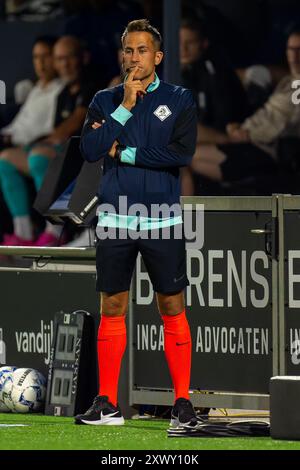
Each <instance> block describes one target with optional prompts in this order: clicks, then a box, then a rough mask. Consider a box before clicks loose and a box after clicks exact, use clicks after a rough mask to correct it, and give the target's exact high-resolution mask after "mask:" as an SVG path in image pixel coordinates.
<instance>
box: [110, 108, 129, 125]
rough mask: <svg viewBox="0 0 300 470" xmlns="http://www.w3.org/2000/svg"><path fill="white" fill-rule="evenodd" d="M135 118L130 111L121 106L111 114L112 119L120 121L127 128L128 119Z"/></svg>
mask: <svg viewBox="0 0 300 470" xmlns="http://www.w3.org/2000/svg"><path fill="white" fill-rule="evenodd" d="M132 116H133V114H132V113H131V112H130V111H128V109H126V108H124V106H122V105H121V104H120V106H119V107H118V108H117V109H116V110H115V111H114V112H113V113H112V114H111V117H112V118H113V119H114V120H115V121H118V122H119V123H120V124H122V126H125V124H126V122H127V121H128V119H130V118H131V117H132Z"/></svg>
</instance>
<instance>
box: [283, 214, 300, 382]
mask: <svg viewBox="0 0 300 470" xmlns="http://www.w3.org/2000/svg"><path fill="white" fill-rule="evenodd" d="M299 234H300V216H299V213H298V212H285V214H284V241H285V312H284V315H285V351H286V372H287V375H300V236H299Z"/></svg>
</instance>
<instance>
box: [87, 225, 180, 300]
mask: <svg viewBox="0 0 300 470" xmlns="http://www.w3.org/2000/svg"><path fill="white" fill-rule="evenodd" d="M159 234H160V238H159V239H157V240H154V239H151V238H150V237H148V239H141V238H139V239H138V240H132V239H131V238H130V237H127V239H125V240H121V239H119V238H117V239H114V240H112V239H106V240H98V242H97V248H96V267H97V283H96V289H97V291H98V292H107V293H117V292H124V291H129V289H130V284H131V279H132V275H133V271H134V268H135V263H136V258H137V255H138V253H139V252H140V253H141V255H142V258H143V261H144V264H145V267H146V269H147V271H148V274H149V277H150V280H151V282H152V285H153V288H154V291H155V292H158V293H160V294H176V293H178V292H181V291H182V290H183V289H185V287H186V286H187V285H188V284H189V281H188V278H187V273H186V249H185V239H184V235H183V236H182V237H181V238H180V239H175V237H174V227H171V229H170V234H171V236H170V238H169V239H164V238H163V237H162V236H161V231H159Z"/></svg>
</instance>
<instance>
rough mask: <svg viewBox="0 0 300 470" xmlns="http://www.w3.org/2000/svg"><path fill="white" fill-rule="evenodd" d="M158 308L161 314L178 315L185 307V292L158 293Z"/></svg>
mask: <svg viewBox="0 0 300 470" xmlns="http://www.w3.org/2000/svg"><path fill="white" fill-rule="evenodd" d="M157 303H158V309H159V312H160V314H161V315H169V316H176V315H179V314H180V313H182V312H183V310H184V308H185V301H184V293H183V292H178V293H174V294H160V293H157Z"/></svg>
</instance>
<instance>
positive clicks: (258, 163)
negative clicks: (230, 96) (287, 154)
mask: <svg viewBox="0 0 300 470" xmlns="http://www.w3.org/2000/svg"><path fill="white" fill-rule="evenodd" d="M287 58H288V63H289V68H290V75H289V76H287V77H285V78H284V79H283V80H282V81H281V82H280V83H279V85H278V86H277V88H276V90H275V91H274V93H273V94H272V95H271V97H270V98H269V100H268V101H267V103H266V104H265V106H264V107H262V108H261V109H259V110H258V111H257V112H256V113H255V114H253V115H252V116H251V117H249V118H248V119H246V120H244V121H243V124H238V123H231V124H229V125H228V126H227V133H228V139H229V141H230V142H231V145H223V146H202V147H201V146H200V147H199V148H198V149H197V152H196V155H195V157H194V161H193V168H194V169H195V170H196V171H197V172H198V173H200V174H201V175H204V176H206V177H208V178H211V179H212V180H215V181H229V182H230V181H231V182H232V181H237V180H241V179H243V178H254V179H255V178H256V177H258V176H262V175H266V174H272V173H274V172H275V171H276V164H275V160H276V144H277V142H278V139H279V138H281V137H286V136H292V137H298V138H300V107H299V106H296V105H295V104H294V103H293V100H292V94H293V92H294V90H293V89H292V82H293V81H294V80H296V79H299V78H300V29H299V30H294V31H293V32H292V33H291V34H290V36H289V38H288V43H287Z"/></svg>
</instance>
